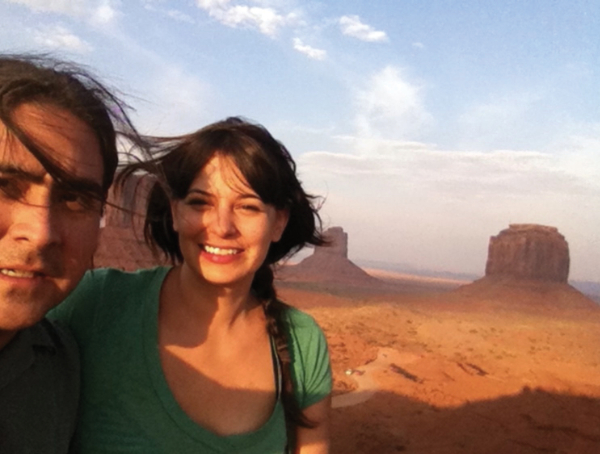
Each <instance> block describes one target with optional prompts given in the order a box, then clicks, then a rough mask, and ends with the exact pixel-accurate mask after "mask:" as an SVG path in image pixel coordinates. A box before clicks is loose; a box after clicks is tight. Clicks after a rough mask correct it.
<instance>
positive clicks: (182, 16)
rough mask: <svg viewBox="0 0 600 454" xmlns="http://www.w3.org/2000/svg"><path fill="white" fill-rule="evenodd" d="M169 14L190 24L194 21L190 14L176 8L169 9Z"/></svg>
mask: <svg viewBox="0 0 600 454" xmlns="http://www.w3.org/2000/svg"><path fill="white" fill-rule="evenodd" d="M167 16H169V17H170V18H172V19H175V20H177V21H179V22H187V23H188V24H193V23H194V19H192V18H191V17H190V16H188V15H187V14H185V13H182V12H181V11H178V10H175V9H171V10H169V11H167Z"/></svg>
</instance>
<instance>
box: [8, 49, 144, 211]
mask: <svg viewBox="0 0 600 454" xmlns="http://www.w3.org/2000/svg"><path fill="white" fill-rule="evenodd" d="M26 103H35V104H37V105H38V106H40V107H43V106H44V105H48V106H51V107H56V108H60V109H64V110H65V111H67V112H69V113H70V114H72V115H73V116H75V117H76V118H78V119H79V120H81V121H82V122H83V123H85V124H86V125H87V126H89V127H90V128H91V130H92V131H93V132H94V134H95V136H96V137H97V139H98V143H99V145H100V152H101V154H102V162H103V165H104V172H103V178H102V194H97V195H96V196H97V197H98V196H101V197H102V200H103V201H104V200H106V197H107V194H108V190H109V188H110V186H111V184H112V182H113V179H114V175H115V171H116V169H117V164H118V161H119V159H118V152H117V138H118V137H122V138H124V139H126V140H127V141H128V142H129V143H130V144H136V145H139V144H141V143H142V140H141V139H140V137H139V135H138V134H137V132H136V130H135V128H134V127H133V125H132V123H131V121H130V120H129V117H128V116H127V113H126V110H127V109H128V106H127V105H126V104H125V103H124V102H123V101H121V100H120V99H118V98H117V96H116V95H115V94H114V93H113V92H111V90H109V89H108V88H106V87H105V86H104V85H103V84H101V83H100V82H99V81H98V80H97V79H96V78H95V77H93V76H92V75H90V73H89V72H88V71H86V70H84V69H83V68H81V67H80V66H78V65H76V64H73V63H71V62H66V61H60V60H57V59H55V58H52V57H49V56H40V55H16V54H10V55H6V54H4V55H3V54H0V121H1V122H2V123H3V124H4V126H5V127H6V128H7V130H8V132H9V134H11V135H12V136H14V137H15V138H16V139H18V140H19V141H20V142H21V143H22V144H23V145H24V146H25V147H26V148H27V149H28V150H29V152H30V153H31V154H33V155H34V156H35V158H36V159H37V160H38V161H39V162H40V163H41V164H42V166H43V167H44V168H45V169H46V171H47V172H48V173H49V174H50V175H51V176H52V177H53V178H54V179H55V180H56V181H57V182H60V183H61V184H63V185H65V186H67V187H71V188H72V189H73V190H75V191H82V192H87V189H86V188H80V187H78V183H77V181H76V180H74V179H73V177H72V176H71V175H70V174H69V172H67V171H66V170H65V169H64V168H63V166H62V165H61V164H60V163H59V162H58V161H57V159H56V158H55V157H54V156H52V152H51V150H45V149H44V148H43V146H42V145H40V144H38V143H36V142H35V140H33V139H32V138H31V137H29V136H28V135H27V134H26V133H25V132H24V131H23V128H21V127H19V125H18V124H16V122H15V121H14V113H15V110H16V109H17V108H18V107H19V106H22V105H23V104H26Z"/></svg>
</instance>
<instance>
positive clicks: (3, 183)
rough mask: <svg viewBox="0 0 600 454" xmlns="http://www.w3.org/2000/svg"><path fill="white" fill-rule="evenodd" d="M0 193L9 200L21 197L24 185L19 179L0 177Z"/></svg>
mask: <svg viewBox="0 0 600 454" xmlns="http://www.w3.org/2000/svg"><path fill="white" fill-rule="evenodd" d="M0 193H1V194H2V196H4V197H6V198H7V199H11V200H19V199H22V198H23V196H24V193H25V187H24V185H23V184H22V182H20V181H19V180H15V179H13V178H0Z"/></svg>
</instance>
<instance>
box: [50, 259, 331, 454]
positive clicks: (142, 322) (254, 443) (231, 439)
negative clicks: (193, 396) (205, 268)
mask: <svg viewBox="0 0 600 454" xmlns="http://www.w3.org/2000/svg"><path fill="white" fill-rule="evenodd" d="M168 270H169V268H166V267H159V268H154V269H151V270H141V271H138V272H136V273H125V272H122V271H119V270H114V269H103V270H94V271H91V272H88V273H87V274H86V275H85V277H84V279H83V280H82V282H81V283H80V284H79V286H78V287H77V288H76V289H75V291H74V292H73V293H72V294H71V295H70V296H69V298H68V299H67V300H65V302H63V303H62V304H61V305H60V306H59V307H57V308H56V309H54V310H53V311H52V313H51V315H50V316H51V317H53V318H57V319H59V320H62V321H63V322H64V323H66V324H67V325H68V326H69V327H70V328H71V330H72V332H73V334H74V336H75V338H76V339H77V341H78V343H79V349H80V352H81V369H82V385H81V386H82V396H81V416H80V421H79V424H78V427H77V431H76V436H75V447H76V452H80V453H83V454H91V453H128V454H129V453H139V454H142V453H143V454H154V453H156V454H158V453H161V454H162V453H164V454H174V453H177V454H186V453H190V454H192V453H193V454H199V453H239V454H270V453H273V454H275V453H283V452H284V447H285V443H286V434H285V421H284V416H283V407H282V405H281V402H279V401H278V402H277V403H276V405H275V408H274V410H273V413H272V414H271V417H270V418H269V420H268V421H267V422H266V423H265V424H264V425H263V426H262V427H261V428H259V429H258V430H256V431H254V432H251V433H246V434H239V435H231V436H225V437H222V436H218V435H216V434H214V433H212V432H210V431H208V430H206V429H204V428H203V427H201V426H199V425H198V424H196V423H195V422H194V421H192V420H191V419H190V418H189V417H188V416H187V415H186V413H185V412H184V411H183V410H182V409H181V407H180V406H179V405H178V403H177V402H176V400H175V398H174V396H173V394H172V393H171V391H170V389H169V386H168V384H167V382H166V379H165V377H164V374H163V371H162V368H161V364H160V357H159V351H158V306H159V292H160V288H161V286H162V283H163V280H164V278H165V276H166V275H167V272H168ZM287 322H288V323H287V326H288V329H289V331H288V334H289V338H290V355H291V360H292V376H293V380H294V384H295V388H296V397H297V399H298V403H299V405H300V407H301V408H306V407H308V406H310V405H312V404H314V403H316V402H318V401H320V400H321V399H323V398H325V397H326V396H327V395H328V394H329V393H330V392H331V370H330V367H329V354H328V351H327V344H326V341H325V337H324V336H323V333H322V331H321V330H320V328H319V327H318V326H317V324H316V323H315V321H314V320H313V319H312V317H310V316H309V315H307V314H305V313H303V312H300V311H298V310H296V309H290V310H289V311H287Z"/></svg>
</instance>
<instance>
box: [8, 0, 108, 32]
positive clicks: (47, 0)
mask: <svg viewBox="0 0 600 454" xmlns="http://www.w3.org/2000/svg"><path fill="white" fill-rule="evenodd" d="M8 1H10V2H11V3H17V4H20V5H23V6H26V7H27V8H29V9H31V10H32V11H34V12H38V13H57V14H64V15H67V16H71V17H78V18H83V19H85V20H87V21H89V22H90V23H91V24H93V25H96V26H105V25H108V24H111V23H112V22H113V20H114V19H115V17H116V16H117V9H116V8H115V7H114V6H113V3H114V1H115V0H8Z"/></svg>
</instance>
